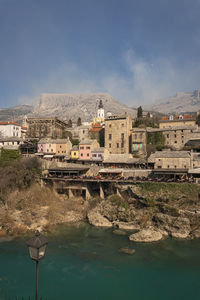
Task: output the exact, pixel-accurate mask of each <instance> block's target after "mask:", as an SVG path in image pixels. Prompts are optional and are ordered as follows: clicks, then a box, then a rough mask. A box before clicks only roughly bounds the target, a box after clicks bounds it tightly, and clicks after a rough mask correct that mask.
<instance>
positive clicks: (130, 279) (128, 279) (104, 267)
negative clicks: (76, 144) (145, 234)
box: [0, 225, 200, 300]
mask: <svg viewBox="0 0 200 300" xmlns="http://www.w3.org/2000/svg"><path fill="white" fill-rule="evenodd" d="M48 238H49V245H48V249H47V254H46V256H45V258H44V259H43V260H42V261H41V262H40V265H39V268H40V270H39V294H40V296H41V297H43V299H49V300H50V299H52V300H53V299H59V300H61V299H73V300H74V299H88V300H89V299H91V300H95V299H135V300H143V299H148V300H150V299H152V300H157V299H159V300H165V299H167V300H169V299H176V300H177V299H181V300H184V299H200V241H198V240H195V241H172V240H165V241H161V242H158V243H152V244H135V243H131V242H129V241H128V238H127V236H117V235H114V234H112V230H110V229H109V230H104V229H97V228H94V227H90V226H89V225H82V226H81V227H79V228H76V227H72V226H59V227H57V229H56V230H55V231H54V233H53V234H51V235H49V236H48ZM124 246H128V247H132V248H134V249H135V250H136V253H135V254H134V255H133V256H129V255H126V254H123V253H120V252H119V251H118V250H119V248H120V247H124ZM34 293H35V263H34V262H33V261H31V260H30V259H29V257H28V251H27V247H26V245H25V238H23V239H16V240H14V241H10V242H1V243H0V299H1V300H4V299H15V298H14V297H16V296H23V297H24V299H28V296H31V299H34Z"/></svg>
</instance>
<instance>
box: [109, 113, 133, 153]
mask: <svg viewBox="0 0 200 300" xmlns="http://www.w3.org/2000/svg"><path fill="white" fill-rule="evenodd" d="M131 128H132V118H131V117H130V116H129V115H127V114H125V115H118V116H109V117H107V118H106V119H105V148H106V149H108V150H109V152H110V153H111V154H123V153H126V154H127V153H129V152H130V137H131Z"/></svg>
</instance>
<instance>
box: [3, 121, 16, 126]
mask: <svg viewBox="0 0 200 300" xmlns="http://www.w3.org/2000/svg"><path fill="white" fill-rule="evenodd" d="M0 125H16V126H20V125H19V124H17V123H15V122H9V121H8V122H0Z"/></svg>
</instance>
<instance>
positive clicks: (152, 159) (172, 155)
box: [148, 151, 191, 169]
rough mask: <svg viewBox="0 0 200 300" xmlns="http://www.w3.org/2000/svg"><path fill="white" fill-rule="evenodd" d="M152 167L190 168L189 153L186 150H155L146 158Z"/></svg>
mask: <svg viewBox="0 0 200 300" xmlns="http://www.w3.org/2000/svg"><path fill="white" fill-rule="evenodd" d="M148 164H152V165H153V166H154V169H190V167H191V153H190V152H188V151H156V152H155V153H153V154H151V155H150V156H149V158H148Z"/></svg>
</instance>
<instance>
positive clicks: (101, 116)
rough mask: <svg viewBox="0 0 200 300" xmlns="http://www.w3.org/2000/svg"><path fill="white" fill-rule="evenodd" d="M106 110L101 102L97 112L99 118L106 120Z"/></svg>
mask: <svg viewBox="0 0 200 300" xmlns="http://www.w3.org/2000/svg"><path fill="white" fill-rule="evenodd" d="M104 115H105V114H104V108H103V103H102V100H100V101H99V107H98V110H97V118H101V119H103V120H104Z"/></svg>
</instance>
